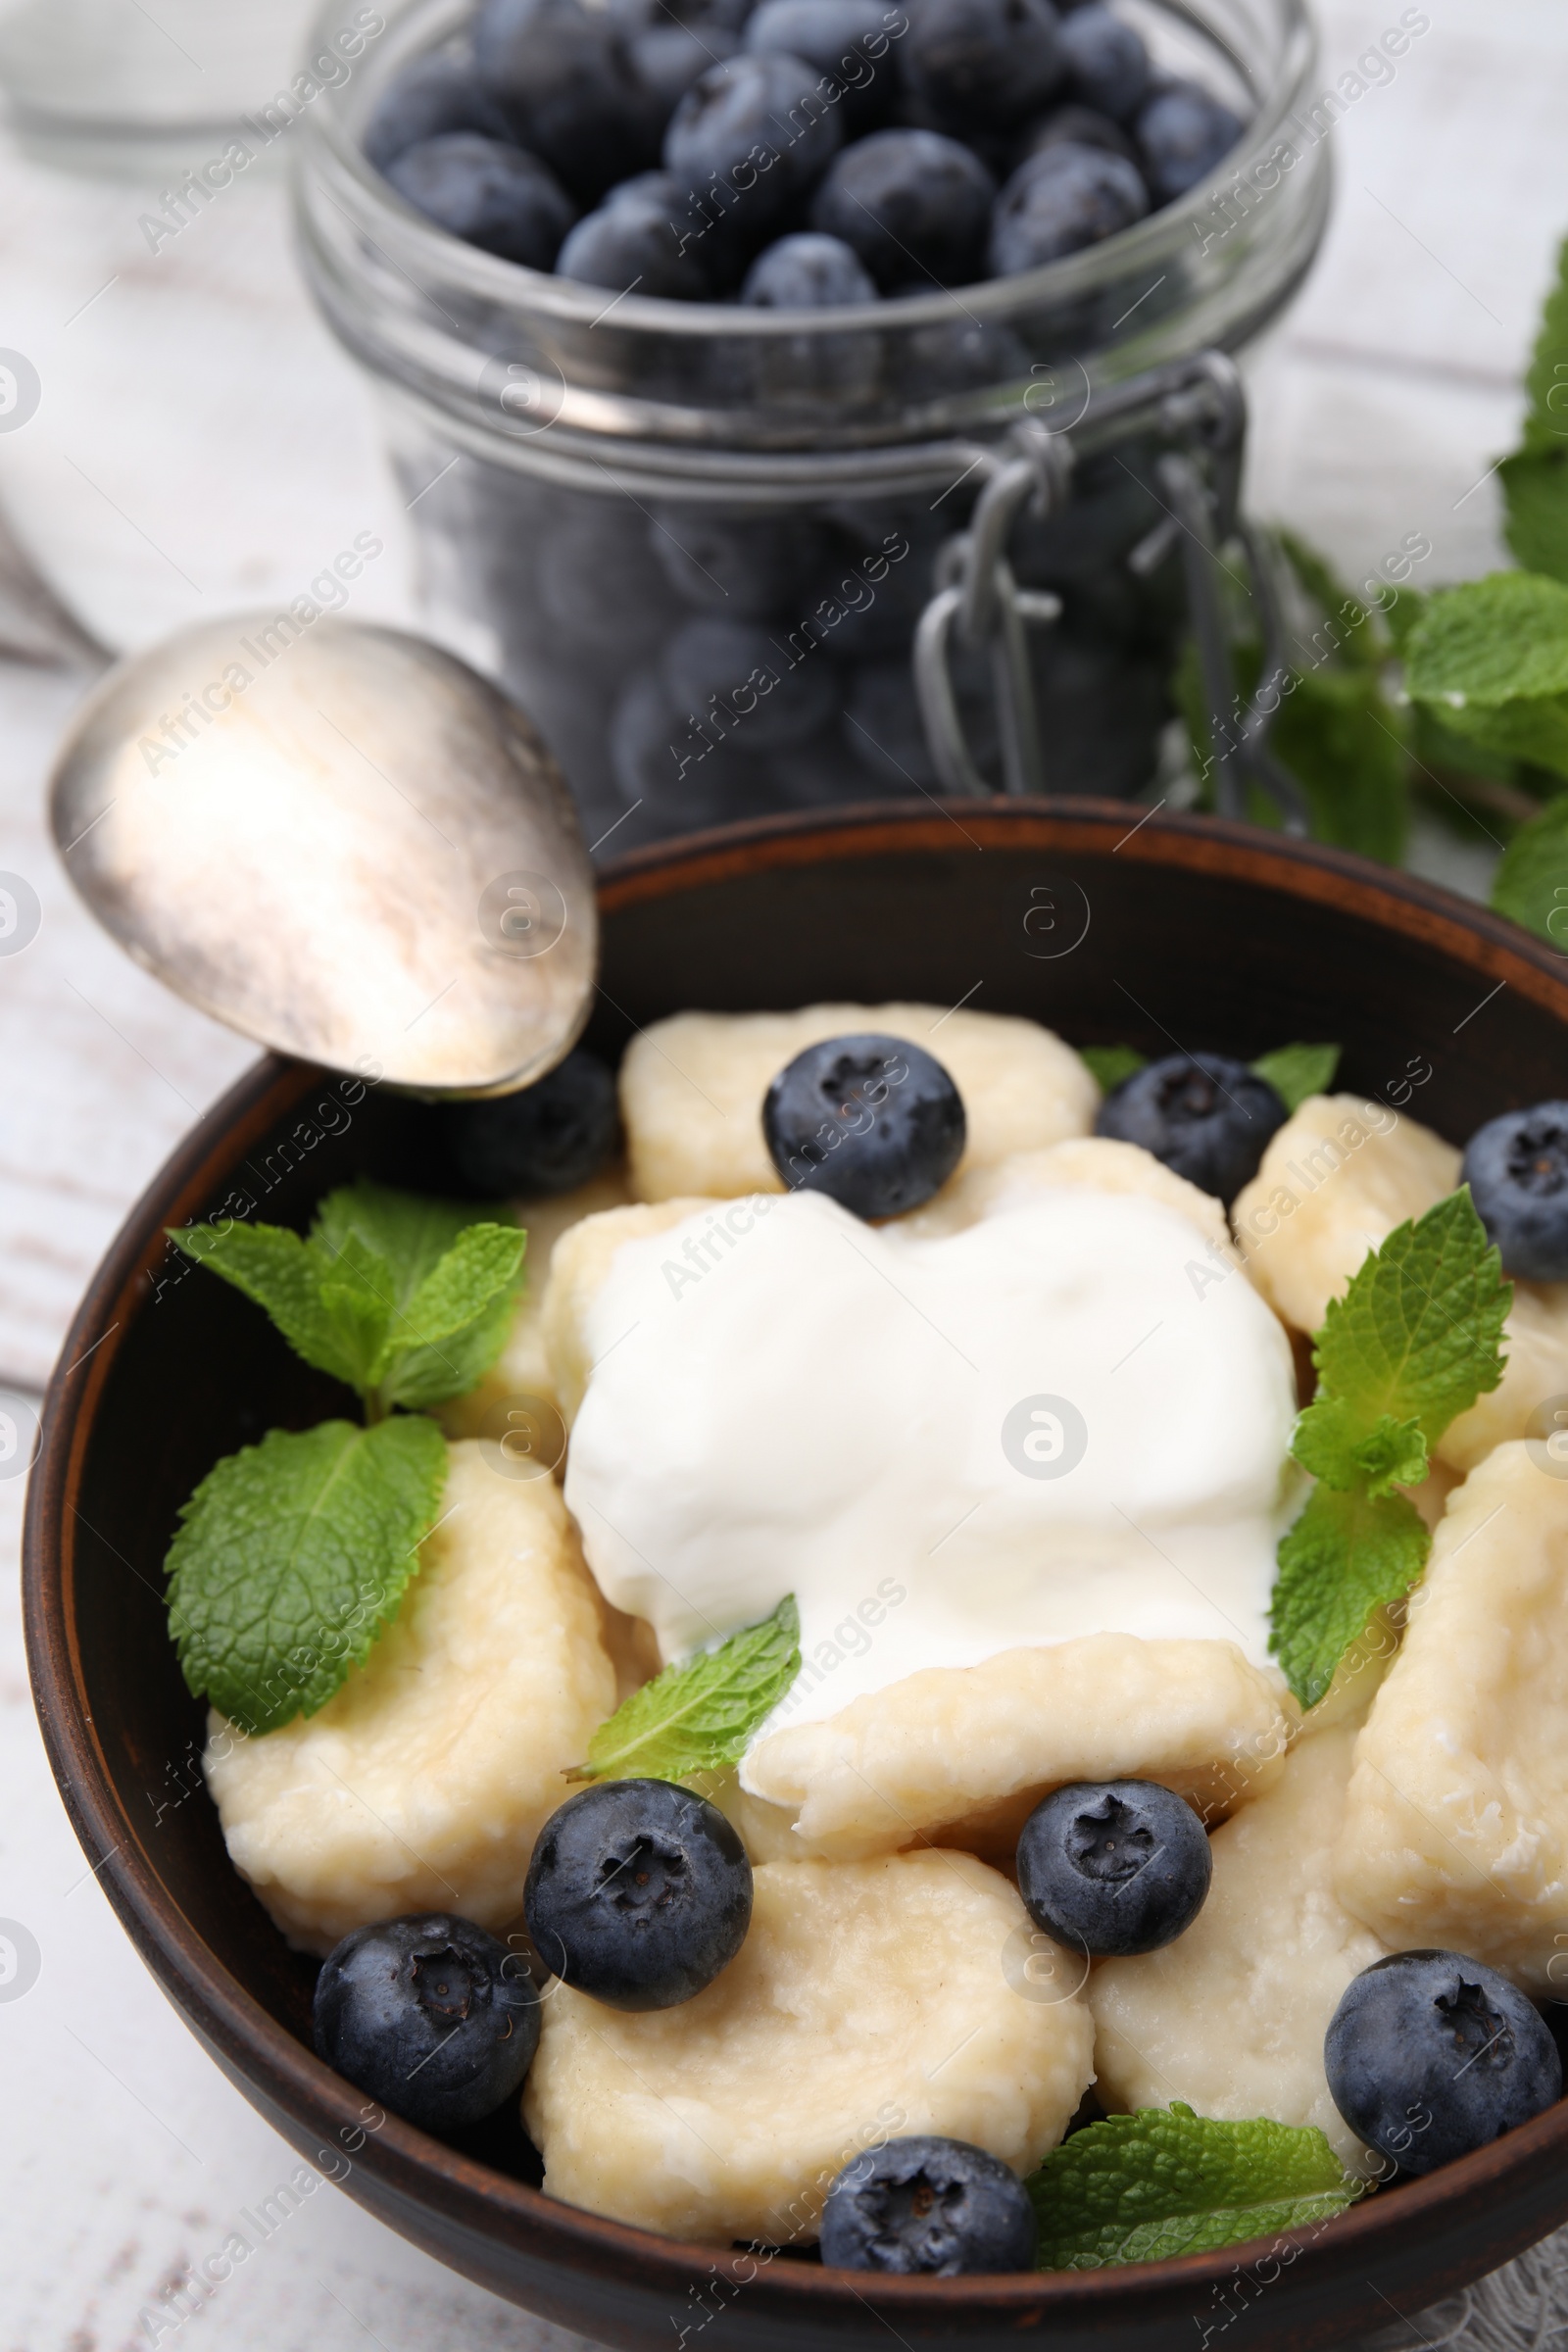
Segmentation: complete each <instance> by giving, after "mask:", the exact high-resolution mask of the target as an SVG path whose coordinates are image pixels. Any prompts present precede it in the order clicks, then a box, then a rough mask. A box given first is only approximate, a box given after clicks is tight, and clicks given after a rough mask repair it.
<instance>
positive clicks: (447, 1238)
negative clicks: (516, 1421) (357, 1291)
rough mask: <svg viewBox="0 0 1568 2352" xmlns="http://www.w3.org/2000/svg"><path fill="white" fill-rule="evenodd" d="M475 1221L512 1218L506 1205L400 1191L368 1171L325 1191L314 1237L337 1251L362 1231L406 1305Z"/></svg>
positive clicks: (400, 1302) (398, 1302) (396, 1300)
mask: <svg viewBox="0 0 1568 2352" xmlns="http://www.w3.org/2000/svg"><path fill="white" fill-rule="evenodd" d="M476 1221H483V1222H485V1223H487V1224H497V1225H504V1224H506V1223H508V1222H510V1219H509V1215H508V1212H507V1211H506V1210H505V1209H502V1208H485V1209H476V1208H472V1207H466V1206H465V1205H464V1203H463V1202H462V1201H438V1200H434V1199H431V1198H430V1197H429V1196H427V1195H426V1194H423V1193H404V1192H399V1191H398V1190H397V1189H396V1187H395V1186H393V1185H390V1184H374V1183H372V1182H371V1181H370V1179H369V1178H368V1176H367V1177H362V1178H361V1180H360V1181H359V1183H358V1184H345V1185H340V1186H339V1187H338V1189H337V1191H336V1192H333V1193H328V1194H326V1196H325V1197H324V1199H322V1200H321V1201H319V1204H318V1206H317V1211H316V1222H315V1223H314V1225H313V1226H312V1227H311V1238H312V1239H313V1241H318V1242H319V1243H320V1244H321V1246H322V1248H323V1249H324V1250H326V1251H327V1252H328V1254H329V1255H331V1256H334V1257H335V1256H336V1255H337V1253H338V1251H339V1250H342V1248H343V1247H344V1244H345V1242H346V1240H347V1238H348V1236H349V1235H350V1234H358V1235H359V1238H360V1240H361V1241H362V1242H363V1243H364V1244H365V1246H366V1248H367V1249H368V1250H373V1251H374V1253H375V1255H376V1256H377V1257H379V1258H381V1259H382V1260H383V1261H384V1263H385V1265H386V1267H387V1270H388V1272H389V1273H390V1275H391V1277H392V1298H393V1303H394V1305H396V1306H398V1307H405V1306H407V1305H408V1302H409V1300H410V1299H412V1298H413V1296H414V1294H415V1292H416V1291H417V1289H418V1287H419V1285H420V1283H421V1282H423V1280H424V1279H425V1276H426V1275H427V1274H429V1273H431V1272H433V1270H434V1268H435V1267H436V1266H437V1265H438V1264H439V1263H440V1261H441V1259H442V1258H443V1257H445V1255H446V1253H447V1251H448V1250H450V1249H451V1248H452V1245H453V1243H454V1242H456V1241H457V1239H458V1237H459V1235H460V1234H463V1233H466V1231H467V1229H468V1227H469V1226H470V1225H472V1224H474V1223H475V1222H476Z"/></svg>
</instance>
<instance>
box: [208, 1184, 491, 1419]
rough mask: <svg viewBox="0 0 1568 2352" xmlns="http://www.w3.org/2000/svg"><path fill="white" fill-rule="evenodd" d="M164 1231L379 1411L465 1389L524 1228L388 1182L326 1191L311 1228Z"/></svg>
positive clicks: (486, 1354) (486, 1358)
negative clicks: (303, 1233) (305, 1231)
mask: <svg viewBox="0 0 1568 2352" xmlns="http://www.w3.org/2000/svg"><path fill="white" fill-rule="evenodd" d="M169 1238H170V1240H171V1241H172V1242H173V1243H174V1245H175V1246H176V1248H178V1249H180V1250H184V1252H185V1254H186V1256H187V1257H192V1258H194V1259H195V1260H196V1262H197V1263H198V1264H199V1265H204V1266H208V1267H210V1268H211V1269H212V1271H213V1272H214V1273H215V1274H221V1275H222V1277H223V1279H224V1281H225V1282H231V1283H232V1284H233V1285H234V1287H235V1289H236V1290H240V1291H243V1292H244V1293H245V1296H246V1297H247V1298H248V1299H255V1301H256V1303H257V1304H258V1306H262V1307H265V1308H266V1310H267V1312H268V1313H269V1314H270V1316H271V1318H272V1321H273V1322H274V1323H275V1324H276V1325H277V1328H278V1330H279V1331H280V1332H281V1333H282V1334H283V1337H284V1338H285V1339H286V1340H287V1342H288V1344H289V1346H290V1347H291V1348H293V1349H294V1351H295V1353H296V1354H297V1355H302V1356H303V1357H304V1358H305V1361H306V1362H307V1363H308V1364H314V1365H315V1366H316V1368H317V1370H318V1371H319V1372H330V1373H331V1374H332V1376H333V1377H334V1379H337V1380H341V1381H343V1382H344V1383H345V1384H346V1385H347V1386H348V1387H349V1388H351V1389H356V1390H358V1392H359V1394H360V1397H361V1398H362V1400H363V1402H364V1405H365V1409H366V1413H367V1416H368V1419H370V1420H371V1421H375V1420H379V1419H380V1418H381V1416H382V1415H383V1414H384V1413H387V1412H389V1411H390V1410H391V1409H392V1407H393V1406H394V1405H404V1406H408V1407H423V1406H426V1405H431V1404H439V1403H441V1402H443V1401H444V1399H445V1398H447V1397H459V1396H462V1395H463V1394H464V1393H465V1392H466V1390H468V1389H471V1388H472V1387H473V1386H474V1383H475V1382H476V1381H477V1380H479V1379H480V1378H481V1377H482V1376H483V1374H484V1373H485V1372H486V1371H487V1370H488V1369H489V1367H490V1365H491V1364H492V1363H493V1362H494V1360H495V1357H496V1356H497V1354H498V1353H499V1352H500V1349H501V1346H502V1343H503V1341H504V1340H505V1338H506V1334H507V1327H508V1325H509V1323H510V1321H511V1318H512V1314H513V1311H514V1309H515V1304H516V1299H517V1294H518V1291H519V1289H520V1287H521V1285H520V1278H519V1268H520V1266H521V1263H522V1253H523V1247H524V1236H523V1235H522V1234H521V1233H520V1232H519V1231H518V1229H517V1227H516V1226H515V1224H511V1223H502V1222H501V1221H500V1220H499V1218H498V1217H490V1218H487V1219H484V1220H483V1221H479V1222H475V1221H474V1219H473V1217H472V1216H471V1214H470V1212H468V1211H467V1210H466V1209H464V1208H462V1207H460V1206H458V1205H457V1204H455V1203H453V1202H450V1201H425V1200H421V1199H419V1198H418V1197H417V1196H416V1195H413V1194H409V1193H398V1192H394V1191H393V1190H392V1189H391V1188H390V1187H389V1186H387V1185H380V1184H371V1183H368V1182H366V1183H361V1184H354V1185H346V1186H344V1187H343V1188H342V1189H341V1190H339V1191H338V1192H335V1193H329V1194H328V1195H327V1197H326V1199H325V1200H324V1201H322V1202H321V1204H320V1206H319V1209H318V1211H317V1215H316V1222H315V1223H314V1225H313V1226H312V1228H311V1231H310V1234H309V1236H308V1238H307V1239H305V1240H303V1241H302V1240H301V1239H300V1236H299V1235H298V1234H297V1233H291V1232H289V1231H288V1230H287V1229H286V1228H285V1227H282V1226H278V1225H245V1224H241V1223H238V1222H235V1223H233V1224H230V1225H229V1226H228V1227H227V1228H226V1229H220V1228H218V1227H216V1226H211V1225H192V1226H187V1227H185V1228H184V1229H183V1230H180V1231H177V1232H172V1233H171V1235H170V1237H169Z"/></svg>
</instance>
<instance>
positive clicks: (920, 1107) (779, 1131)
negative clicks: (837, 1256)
mask: <svg viewBox="0 0 1568 2352" xmlns="http://www.w3.org/2000/svg"><path fill="white" fill-rule="evenodd" d="M966 1129H967V1122H966V1120H965V1118H964V1112H963V1100H962V1098H961V1096H960V1095H959V1093H958V1090H957V1088H956V1086H955V1085H954V1083H953V1080H952V1079H951V1078H950V1077H949V1075H948V1073H947V1071H946V1070H945V1069H944V1068H943V1066H942V1064H941V1062H940V1061H938V1060H937V1059H936V1057H935V1055H934V1054H927V1053H925V1052H923V1051H922V1049H921V1048H920V1047H919V1046H910V1045H906V1044H905V1042H904V1040H903V1039H902V1038H897V1037H881V1036H877V1035H875V1034H874V1033H867V1034H864V1035H858V1036H853V1037H830V1038H826V1039H824V1040H823V1042H822V1044H820V1045H817V1046H808V1047H807V1049H806V1051H805V1053H804V1054H796V1056H795V1059H794V1060H793V1061H789V1062H786V1063H785V1065H784V1067H783V1069H781V1070H780V1071H779V1073H778V1075H777V1077H776V1078H775V1079H774V1080H773V1082H772V1084H771V1085H770V1086H769V1088H768V1090H767V1093H766V1095H765V1097H764V1098H763V1102H762V1136H763V1140H764V1141H765V1142H766V1145H767V1150H768V1155H769V1157H770V1158H771V1160H772V1162H773V1165H774V1167H775V1168H777V1170H778V1172H779V1174H780V1176H782V1178H783V1179H784V1182H785V1183H786V1185H788V1186H789V1188H790V1190H791V1191H792V1192H796V1191H799V1192H808V1193H826V1194H827V1196H828V1198H829V1200H831V1201H838V1202H839V1203H840V1204H841V1205H842V1206H843V1207H845V1208H848V1209H853V1210H854V1212H855V1214H856V1215H857V1216H858V1217H897V1216H902V1215H903V1213H904V1211H905V1210H906V1209H909V1208H918V1207H919V1205H920V1203H921V1201H929V1200H930V1198H931V1196H932V1194H933V1193H936V1192H940V1191H941V1189H942V1187H943V1185H945V1184H946V1183H947V1181H948V1178H949V1177H950V1176H951V1175H952V1174H953V1171H954V1169H955V1168H956V1166H957V1164H958V1162H959V1160H960V1159H961V1158H962V1157H963V1145H964V1136H965V1133H966Z"/></svg>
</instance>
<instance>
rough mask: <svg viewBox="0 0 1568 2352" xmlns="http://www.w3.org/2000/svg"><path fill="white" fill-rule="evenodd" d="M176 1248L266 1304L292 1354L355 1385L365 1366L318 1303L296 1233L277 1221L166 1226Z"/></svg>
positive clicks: (314, 1268) (312, 1269) (312, 1266)
mask: <svg viewBox="0 0 1568 2352" xmlns="http://www.w3.org/2000/svg"><path fill="white" fill-rule="evenodd" d="M169 1239H170V1240H171V1241H172V1243H173V1245H174V1247H175V1249H176V1250H183V1251H184V1253H185V1255H186V1256H187V1257H190V1258H194V1259H195V1261H196V1263H197V1264H198V1265H199V1266H208V1267H210V1268H211V1269H212V1271H213V1272H214V1273H215V1274H221V1276H222V1277H223V1280H224V1281H225V1282H231V1283H232V1284H233V1286H234V1288H235V1289H236V1290H237V1291H243V1292H244V1294H245V1296H246V1298H247V1299H254V1300H255V1301H256V1303H257V1305H258V1306H262V1307H265V1308H266V1309H267V1312H268V1313H269V1314H270V1316H271V1318H272V1321H273V1322H274V1323H275V1324H276V1325H277V1328H278V1330H279V1331H280V1332H281V1333H282V1334H283V1337H284V1339H285V1340H287V1342H288V1344H289V1346H290V1347H291V1348H293V1350H294V1352H295V1354H296V1355H302V1356H303V1357H304V1358H305V1361H306V1362H307V1363H308V1364H314V1365H315V1367H316V1369H317V1371H318V1372H330V1373H331V1374H332V1375H333V1377H334V1379H337V1380H342V1381H346V1382H347V1383H348V1385H349V1387H350V1388H359V1387H360V1386H361V1384H362V1375H363V1372H364V1369H365V1364H364V1359H363V1357H362V1353H361V1352H360V1351H358V1350H357V1348H356V1346H355V1342H354V1339H353V1335H352V1334H351V1333H347V1332H345V1330H344V1329H343V1327H342V1325H341V1323H340V1322H339V1320H338V1318H337V1317H336V1316H335V1315H334V1314H333V1313H332V1311H331V1310H330V1309H329V1308H328V1307H327V1306H326V1305H324V1304H323V1302H322V1299H321V1286H320V1275H319V1267H318V1265H317V1263H316V1261H315V1259H314V1258H313V1257H312V1255H311V1252H310V1250H308V1248H307V1246H306V1244H305V1243H304V1242H302V1241H301V1240H300V1237H299V1235H298V1234H297V1233H290V1232H288V1231H287V1229H286V1228H285V1227H283V1226H281V1225H242V1224H238V1223H234V1224H231V1225H230V1226H229V1227H228V1229H227V1231H226V1232H220V1231H219V1229H218V1228H217V1227H216V1226H212V1225H189V1226H185V1227H182V1228H179V1229H176V1228H174V1227H171V1228H170V1229H169Z"/></svg>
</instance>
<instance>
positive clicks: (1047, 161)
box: [990, 141, 1149, 277]
mask: <svg viewBox="0 0 1568 2352" xmlns="http://www.w3.org/2000/svg"><path fill="white" fill-rule="evenodd" d="M1148 210H1149V195H1148V191H1147V190H1146V188H1145V186H1144V183H1143V181H1142V180H1141V179H1140V178H1139V176H1138V173H1137V172H1136V171H1135V170H1134V168H1133V166H1132V165H1131V164H1129V163H1127V162H1126V161H1124V159H1123V158H1122V157H1121V156H1119V155H1108V154H1107V153H1106V152H1105V150H1104V149H1103V147H1074V146H1072V145H1071V144H1070V143H1068V142H1065V141H1064V142H1063V143H1062V144H1060V145H1058V146H1047V147H1042V148H1040V149H1038V150H1037V152H1036V153H1035V154H1034V155H1032V156H1031V157H1030V158H1029V160H1028V162H1027V163H1023V164H1020V165H1019V167H1018V169H1017V171H1016V172H1014V173H1013V175H1012V177H1011V178H1010V179H1009V180H1008V182H1007V184H1006V186H1005V188H1004V189H1003V191H1002V194H1001V195H1000V196H999V197H998V199H997V209H996V212H995V214H994V215H993V217H992V223H991V251H990V260H991V268H992V270H993V271H994V272H995V274H996V275H997V276H998V277H1011V276H1013V275H1014V274H1015V273H1016V272H1017V271H1018V270H1035V269H1038V268H1039V267H1040V265H1041V263H1043V262H1057V261H1060V260H1061V258H1062V256H1063V254H1068V253H1081V252H1082V251H1083V249H1084V248H1085V246H1088V245H1099V244H1101V243H1102V242H1103V239H1104V238H1106V237H1113V236H1115V235H1116V233H1117V231H1118V230H1120V229H1123V228H1130V227H1131V226H1132V224H1133V222H1134V221H1140V220H1142V218H1143V216H1144V214H1145V213H1147V212H1148Z"/></svg>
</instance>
